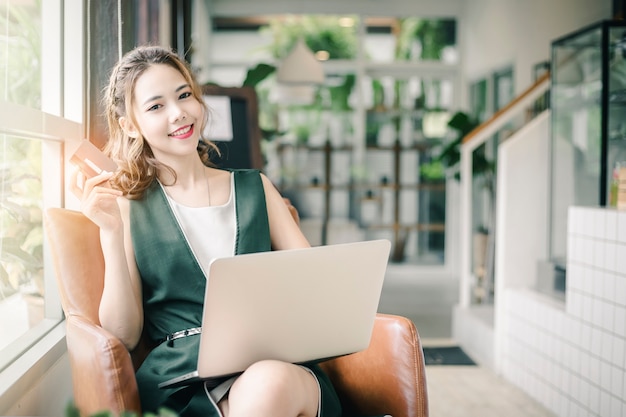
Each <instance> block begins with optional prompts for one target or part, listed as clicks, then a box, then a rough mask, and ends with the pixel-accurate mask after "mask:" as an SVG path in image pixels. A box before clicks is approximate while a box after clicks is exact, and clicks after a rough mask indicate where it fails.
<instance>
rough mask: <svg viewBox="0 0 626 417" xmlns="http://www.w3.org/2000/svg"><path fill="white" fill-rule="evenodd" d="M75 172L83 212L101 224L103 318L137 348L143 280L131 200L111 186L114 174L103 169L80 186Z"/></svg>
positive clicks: (105, 325) (127, 343)
mask: <svg viewBox="0 0 626 417" xmlns="http://www.w3.org/2000/svg"><path fill="white" fill-rule="evenodd" d="M78 175H80V174H75V175H74V177H73V182H72V190H73V191H74V193H75V194H77V195H78V197H79V198H80V199H81V209H82V212H83V213H84V214H85V215H86V216H87V217H88V218H89V219H90V220H91V221H93V222H94V223H95V224H96V225H97V226H98V227H99V228H100V243H101V246H102V253H103V255H104V264H105V270H104V289H103V292H102V299H101V301H100V308H99V318H100V324H101V325H102V327H103V328H105V329H106V330H108V331H110V332H111V333H112V334H113V335H114V336H116V337H118V338H119V339H120V340H121V341H122V343H124V345H125V346H126V347H127V348H128V349H133V348H134V347H135V346H136V345H137V342H138V341H139V337H140V336H141V330H142V327H143V307H142V301H141V284H140V279H139V273H138V271H137V267H136V264H135V259H134V255H133V251H132V242H131V239H130V227H129V221H128V220H129V207H130V204H129V202H128V200H127V199H126V198H124V197H122V196H121V192H120V191H117V190H113V189H111V188H110V187H109V186H108V183H107V181H108V179H109V178H110V174H108V173H103V174H100V175H98V176H96V177H93V178H91V179H88V180H86V181H81V182H83V185H82V187H79V186H78V183H79V181H78Z"/></svg>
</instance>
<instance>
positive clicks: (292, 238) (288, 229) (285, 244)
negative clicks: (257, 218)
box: [261, 174, 311, 250]
mask: <svg viewBox="0 0 626 417" xmlns="http://www.w3.org/2000/svg"><path fill="white" fill-rule="evenodd" d="M261 178H262V180H263V188H264V189H265V200H266V204H267V215H268V218H269V224H270V237H271V240H272V247H273V248H274V249H277V250H281V249H296V248H307V247H309V246H311V245H310V243H309V242H308V240H307V239H306V237H305V236H304V234H303V233H302V231H301V230H300V226H299V225H298V223H296V220H295V219H294V217H293V215H292V213H291V212H290V211H289V207H288V206H287V204H286V203H285V200H284V198H283V197H282V196H281V195H280V193H279V192H278V190H277V189H276V187H274V184H272V182H271V181H270V180H269V179H268V178H267V177H266V176H265V175H263V174H261Z"/></svg>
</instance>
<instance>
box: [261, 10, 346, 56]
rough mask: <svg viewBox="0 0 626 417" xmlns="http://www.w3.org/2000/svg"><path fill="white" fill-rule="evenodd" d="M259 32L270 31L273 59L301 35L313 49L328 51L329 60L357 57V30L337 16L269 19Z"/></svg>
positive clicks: (282, 53)
mask: <svg viewBox="0 0 626 417" xmlns="http://www.w3.org/2000/svg"><path fill="white" fill-rule="evenodd" d="M355 19H356V18H355ZM260 31H261V33H264V34H265V33H269V34H270V36H271V38H272V43H271V44H270V45H268V49H269V51H270V53H271V54H272V56H273V57H275V58H283V57H284V56H285V55H286V54H287V53H288V52H289V51H290V50H291V49H292V48H293V47H294V45H295V44H296V42H297V41H298V39H300V38H302V39H303V40H304V42H305V43H306V45H307V46H308V47H309V48H310V49H311V50H312V51H313V52H317V51H326V52H328V55H329V59H352V58H354V57H355V56H356V50H357V37H356V32H355V30H354V28H353V27H343V26H341V25H339V24H338V17H337V16H318V15H312V16H309V15H305V16H289V17H287V18H285V19H272V20H270V22H269V24H268V25H267V26H263V27H262V28H261V29H260Z"/></svg>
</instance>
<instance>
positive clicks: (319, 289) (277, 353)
mask: <svg viewBox="0 0 626 417" xmlns="http://www.w3.org/2000/svg"><path fill="white" fill-rule="evenodd" d="M390 246H391V245H390V242H389V241H388V240H371V241H362V242H355V243H342V244H335V245H325V246H316V247H312V248H306V249H293V250H282V251H272V252H262V253H254V254H246V255H239V256H233V257H229V258H220V259H216V260H215V261H213V262H212V263H211V267H210V272H209V280H208V282H207V286H206V293H205V301H204V311H203V317H202V333H201V335H200V338H201V339H200V351H199V355H198V369H197V370H196V371H194V372H191V373H189V374H185V375H181V376H179V377H176V378H173V379H171V380H168V381H165V382H162V383H160V384H159V388H166V387H173V386H178V385H186V384H189V383H192V382H195V381H209V383H210V382H212V381H213V382H216V381H219V380H223V379H224V377H227V376H231V375H236V374H239V373H241V372H243V371H244V370H245V369H246V368H247V367H248V366H250V365H252V364H253V363H255V362H257V361H260V360H264V359H278V360H281V361H285V362H291V363H306V362H312V361H319V360H323V359H329V358H334V357H338V356H342V355H346V354H350V353H354V352H358V351H361V350H364V349H366V348H367V347H368V346H369V342H370V338H371V334H372V329H373V326H374V318H375V316H376V312H377V310H378V303H379V300H380V293H381V290H382V286H383V280H384V277H385V271H386V268H387V261H388V259H389V251H390Z"/></svg>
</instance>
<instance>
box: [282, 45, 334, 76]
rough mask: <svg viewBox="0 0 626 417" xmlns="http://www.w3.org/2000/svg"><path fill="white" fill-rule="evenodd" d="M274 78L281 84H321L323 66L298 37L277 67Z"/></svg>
mask: <svg viewBox="0 0 626 417" xmlns="http://www.w3.org/2000/svg"><path fill="white" fill-rule="evenodd" d="M276 79H277V81H278V82H279V83H283V84H300V85H302V84H309V85H310V84H322V83H323V82H324V68H323V67H322V64H321V62H319V61H318V60H317V59H316V58H315V55H314V54H313V52H312V51H311V50H310V49H309V47H308V46H307V45H306V44H305V43H304V40H303V39H302V38H300V39H298V41H297V42H296V45H295V46H294V47H293V49H292V50H291V51H290V52H289V54H287V56H286V57H285V59H283V61H282V62H281V64H280V66H279V67H278V70H277V71H276Z"/></svg>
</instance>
